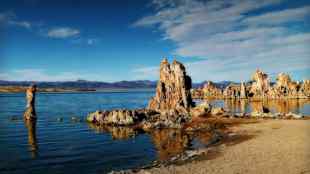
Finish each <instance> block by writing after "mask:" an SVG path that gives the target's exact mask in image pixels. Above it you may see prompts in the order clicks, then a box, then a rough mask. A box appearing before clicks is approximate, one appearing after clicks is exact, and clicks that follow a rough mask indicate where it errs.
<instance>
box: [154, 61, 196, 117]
mask: <svg viewBox="0 0 310 174" xmlns="http://www.w3.org/2000/svg"><path fill="white" fill-rule="evenodd" d="M191 87H192V82H191V78H190V77H189V76H188V75H187V74H186V71H185V67H184V65H183V64H181V63H180V62H177V61H176V60H174V61H173V63H172V64H169V62H168V60H167V59H164V60H163V61H162V62H161V64H160V78H159V81H158V83H157V88H156V95H155V97H153V98H152V99H151V100H150V102H149V105H148V109H151V110H155V111H158V112H160V113H167V112H172V111H173V112H175V113H187V112H188V111H189V109H190V108H191V107H192V106H193V102H192V97H191V93H190V89H191Z"/></svg>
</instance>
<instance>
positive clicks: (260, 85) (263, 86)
mask: <svg viewBox="0 0 310 174" xmlns="http://www.w3.org/2000/svg"><path fill="white" fill-rule="evenodd" d="M252 80H253V81H254V82H253V83H252V86H251V89H250V93H251V94H253V96H254V97H264V95H265V94H266V92H267V91H268V90H269V88H270V85H269V79H268V75H267V74H266V73H264V72H262V71H260V70H256V71H255V73H254V74H253V76H252Z"/></svg>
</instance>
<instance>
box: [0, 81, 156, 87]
mask: <svg viewBox="0 0 310 174" xmlns="http://www.w3.org/2000/svg"><path fill="white" fill-rule="evenodd" d="M33 83H35V84H36V85H37V86H38V87H39V88H80V89H101V88H155V87H156V81H149V80H136V81H119V82H111V83H109V82H98V81H86V80H77V81H61V82H40V81H38V82H34V81H4V80H0V86H29V85H30V84H33Z"/></svg>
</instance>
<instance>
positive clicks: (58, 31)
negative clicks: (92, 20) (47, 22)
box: [47, 27, 80, 39]
mask: <svg viewBox="0 0 310 174" xmlns="http://www.w3.org/2000/svg"><path fill="white" fill-rule="evenodd" d="M79 34H80V30H78V29H74V28H70V27H57V28H53V29H50V30H48V31H47V36H48V37H51V38H58V39H59V38H60V39H64V38H68V37H73V36H78V35H79Z"/></svg>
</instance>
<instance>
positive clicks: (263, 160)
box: [138, 120, 310, 174]
mask: <svg viewBox="0 0 310 174" xmlns="http://www.w3.org/2000/svg"><path fill="white" fill-rule="evenodd" d="M229 131H230V133H229V134H230V135H231V136H230V137H231V140H232V141H230V140H227V142H226V143H223V144H221V145H219V146H216V147H214V148H213V149H211V150H210V151H209V152H208V154H207V159H206V160H201V161H193V162H189V163H186V164H183V165H178V166H177V165H170V166H166V167H159V168H152V169H148V170H142V171H140V172H138V173H141V174H142V173H152V174H153V173H154V174H156V173H158V174H159V173H160V174H171V173H175V174H178V173H180V174H181V173H182V174H190V173H194V174H205V173H212V174H213V173H264V174H269V173H270V174H276V173H281V174H282V173H289V174H291V173H292V174H295V173H296V174H305V173H309V174H310V150H309V149H310V120H262V121H260V122H259V123H252V124H242V125H236V126H233V127H231V128H230V130H229Z"/></svg>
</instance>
